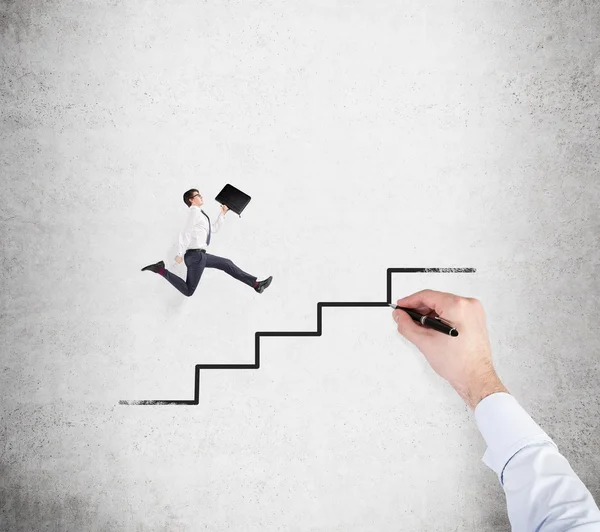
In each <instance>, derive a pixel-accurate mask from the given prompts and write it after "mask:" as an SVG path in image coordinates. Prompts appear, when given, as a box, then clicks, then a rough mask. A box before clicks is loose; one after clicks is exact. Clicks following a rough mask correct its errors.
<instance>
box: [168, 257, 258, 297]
mask: <svg viewBox="0 0 600 532" xmlns="http://www.w3.org/2000/svg"><path fill="white" fill-rule="evenodd" d="M183 260H184V261H185V265H186V266H187V277H186V280H185V282H184V280H183V279H182V278H181V277H179V275H175V274H174V273H171V272H170V271H169V270H167V269H165V274H164V277H165V279H166V280H167V281H169V282H170V283H171V284H172V285H173V286H174V287H175V288H177V290H179V291H180V292H181V293H182V294H183V295H184V296H187V297H190V296H191V295H192V294H193V293H194V292H195V291H196V287H197V286H198V283H199V282H200V277H202V272H203V271H204V268H216V269H217V270H221V271H224V272H225V273H228V274H229V275H231V277H235V278H236V279H237V280H238V281H242V283H244V284H247V285H248V286H252V287H254V283H255V282H256V279H257V278H256V277H254V276H253V275H250V274H249V273H246V272H245V271H242V270H241V269H240V268H238V267H237V266H236V265H235V264H234V263H233V261H231V260H230V259H225V258H223V257H218V256H217V255H211V254H210V253H206V252H205V251H200V250H198V249H188V250H187V252H186V254H185V257H184V258H183Z"/></svg>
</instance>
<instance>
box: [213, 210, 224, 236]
mask: <svg viewBox="0 0 600 532" xmlns="http://www.w3.org/2000/svg"><path fill="white" fill-rule="evenodd" d="M224 221H225V215H224V214H223V211H221V212H220V213H219V216H217V219H216V220H215V221H214V222H212V224H211V228H210V229H211V231H212V232H213V233H216V232H217V231H218V230H219V229H221V226H222V225H223V222H224Z"/></svg>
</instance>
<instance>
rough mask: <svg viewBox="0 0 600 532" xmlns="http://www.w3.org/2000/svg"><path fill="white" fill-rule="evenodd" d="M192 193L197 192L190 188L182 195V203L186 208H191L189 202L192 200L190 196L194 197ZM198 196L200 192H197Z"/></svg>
mask: <svg viewBox="0 0 600 532" xmlns="http://www.w3.org/2000/svg"><path fill="white" fill-rule="evenodd" d="M194 192H198V191H197V190H196V189H195V188H190V189H189V190H188V191H187V192H186V193H185V194H184V195H183V203H185V204H186V206H187V207H191V206H192V204H191V203H190V200H191V199H192V196H193V195H194ZM198 194H200V192H198Z"/></svg>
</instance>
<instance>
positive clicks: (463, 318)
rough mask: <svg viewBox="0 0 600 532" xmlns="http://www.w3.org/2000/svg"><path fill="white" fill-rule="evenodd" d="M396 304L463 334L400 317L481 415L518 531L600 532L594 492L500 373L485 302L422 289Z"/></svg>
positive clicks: (404, 329) (491, 462)
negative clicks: (453, 334)
mask: <svg viewBox="0 0 600 532" xmlns="http://www.w3.org/2000/svg"><path fill="white" fill-rule="evenodd" d="M396 304H397V305H399V306H401V307H406V308H413V309H415V310H416V311H417V312H419V313H421V314H424V315H430V316H435V315H437V316H439V317H440V318H442V319H445V320H446V321H448V322H450V323H451V324H452V325H453V326H455V327H456V328H457V330H458V331H459V332H460V335H459V336H457V337H455V338H453V337H450V336H448V335H445V334H441V333H439V332H437V331H434V330H432V329H428V328H426V327H422V326H421V325H419V324H417V323H416V322H414V321H413V320H412V318H411V317H410V316H409V315H408V314H407V313H406V312H404V311H402V310H399V309H396V310H394V311H393V313H392V317H393V318H394V320H395V321H396V323H397V325H398V332H399V333H400V334H402V336H404V337H405V338H406V339H407V340H408V341H409V342H411V343H413V344H414V345H415V346H416V347H417V348H418V349H419V350H420V351H421V352H422V353H423V355H425V358H426V359H427V361H428V362H429V364H430V365H431V367H432V368H433V370H434V371H435V372H436V373H437V374H438V375H439V376H440V377H442V378H443V379H445V380H447V381H448V382H449V383H450V385H451V386H452V387H453V388H454V389H455V390H456V391H457V392H458V394H459V395H460V396H461V397H462V398H463V400H464V401H465V402H466V403H467V405H468V406H469V408H471V409H472V410H473V411H474V416H475V421H476V423H477V426H478V428H479V431H480V432H481V435H482V436H483V438H484V440H485V442H486V444H487V450H486V452H485V454H484V455H483V462H484V464H485V465H487V466H488V467H489V468H490V469H492V470H493V471H494V472H495V473H496V474H497V475H498V479H499V480H500V483H501V485H502V487H503V489H504V492H505V494H506V504H507V507H508V518H509V520H510V523H511V525H512V530H513V531H514V532H565V531H567V530H573V531H576V532H592V531H594V532H599V531H600V510H599V509H598V506H597V504H596V502H595V501H594V499H593V497H592V495H591V493H590V492H589V491H588V489H587V488H586V487H585V485H584V484H583V482H581V480H580V479H579V477H578V476H577V475H576V474H575V472H574V471H573V469H571V466H570V465H569V462H568V461H567V459H566V458H565V457H564V456H562V455H561V454H560V452H559V451H558V447H557V446H556V444H555V443H554V442H553V441H552V439H551V438H550V437H549V436H548V435H547V434H546V433H545V432H544V431H543V430H542V429H541V428H540V427H539V425H537V423H536V422H535V421H534V420H533V419H532V418H531V417H530V416H529V415H528V414H527V412H526V411H525V410H524V409H523V408H522V407H521V406H520V405H519V403H518V402H517V400H516V399H515V398H514V397H513V396H512V395H510V393H509V392H508V390H507V389H506V388H505V387H504V385H503V384H502V382H501V381H500V379H499V377H498V375H497V374H496V371H495V369H494V366H493V364H492V351H491V346H490V340H489V337H488V332H487V325H486V320H485V313H484V310H483V307H482V306H481V303H480V302H479V301H478V300H477V299H473V298H464V297H459V296H456V295H454V294H449V293H445V292H436V291H434V290H422V291H421V292H417V293H416V294H412V295H410V296H407V297H405V298H403V299H399V300H398V301H397V302H396Z"/></svg>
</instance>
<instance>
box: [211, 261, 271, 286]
mask: <svg viewBox="0 0 600 532" xmlns="http://www.w3.org/2000/svg"><path fill="white" fill-rule="evenodd" d="M206 268H215V269H217V270H221V271H223V272H225V273H227V274H229V275H231V277H234V278H235V279H237V280H238V281H241V282H242V283H244V284H247V285H248V286H251V287H252V288H254V290H255V291H256V292H258V293H259V294H262V293H263V291H264V290H265V288H267V287H268V286H269V285H270V284H271V281H272V280H273V277H268V278H267V279H264V280H263V281H258V280H257V277H255V276H254V275H250V274H249V273H246V272H245V271H243V270H242V269H241V268H238V267H237V266H236V265H235V264H234V263H233V261H232V260H231V259H226V258H224V257H219V256H218V255H211V254H210V253H206Z"/></svg>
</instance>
